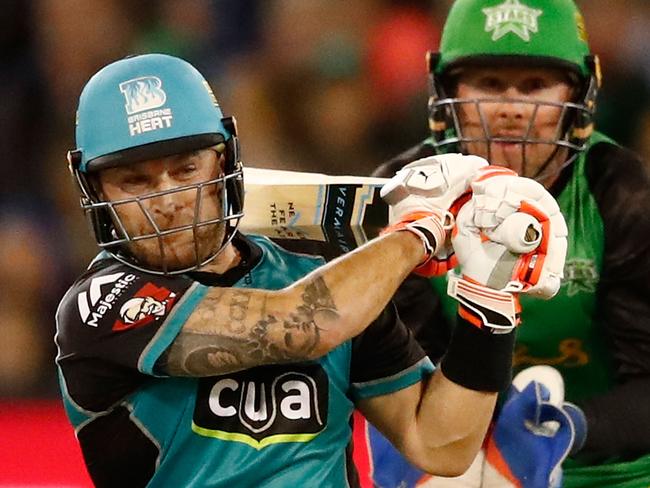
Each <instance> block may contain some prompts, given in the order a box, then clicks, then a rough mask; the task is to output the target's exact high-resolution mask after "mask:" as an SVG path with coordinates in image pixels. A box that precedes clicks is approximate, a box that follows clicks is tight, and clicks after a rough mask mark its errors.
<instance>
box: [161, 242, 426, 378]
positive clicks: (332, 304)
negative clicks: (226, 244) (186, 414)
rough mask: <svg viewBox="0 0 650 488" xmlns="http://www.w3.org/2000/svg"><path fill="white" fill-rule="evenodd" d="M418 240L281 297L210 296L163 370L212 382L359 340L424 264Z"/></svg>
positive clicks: (371, 250) (365, 255)
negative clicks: (213, 377) (208, 378)
mask: <svg viewBox="0 0 650 488" xmlns="http://www.w3.org/2000/svg"><path fill="white" fill-rule="evenodd" d="M422 257H423V247H422V243H421V242H420V240H419V239H418V238H417V237H416V236H414V235H413V234H411V233H410V232H396V233H392V234H388V235H385V236H382V237H380V238H379V239H376V240H374V241H372V242H371V243H369V244H367V245H365V246H363V247H361V248H359V249H357V250H355V251H353V252H351V253H348V254H346V255H344V256H342V257H340V258H338V259H336V260H334V261H332V262H330V263H328V264H327V265H325V266H323V267H321V268H318V269H317V270H315V271H313V272H312V273H310V274H309V275H307V276H306V277H304V278H302V279H301V280H299V281H297V282H296V283H294V284H292V285H291V286H289V287H287V288H285V289H283V290H279V291H268V290H253V289H241V288H240V289H235V288H214V289H211V290H210V291H209V292H208V293H207V295H206V297H205V298H204V299H203V300H202V302H201V303H200V304H199V305H198V306H197V308H196V309H195V310H194V312H193V313H192V315H191V316H190V317H189V319H188V321H187V322H186V324H185V325H184V326H183V329H182V330H181V332H180V333H179V335H178V336H177V338H176V339H175V341H174V342H173V344H172V346H171V347H170V348H169V350H168V351H167V355H166V357H165V358H164V359H163V362H162V363H161V365H162V367H163V369H164V370H165V371H166V372H167V373H169V374H171V375H177V376H210V375H215V374H224V373H227V372H232V371H238V370H241V369H246V368H250V367H254V366H259V365H263V364H273V363H283V362H294V361H302V360H307V359H313V358H316V357H320V356H322V355H324V354H326V353H327V352H329V351H331V350H332V349H334V348H335V347H337V346H338V345H340V344H342V343H343V342H345V341H346V340H348V339H350V338H352V337H354V336H356V335H358V334H359V333H361V332H362V331H363V330H364V329H365V327H367V326H368V325H369V324H370V323H371V322H372V321H373V320H374V319H375V318H376V317H377V316H378V315H379V313H380V312H381V311H382V310H383V308H384V307H385V306H386V304H387V303H388V302H389V300H390V298H391V297H392V295H393V294H394V292H395V290H396V289H397V287H398V286H399V284H400V283H401V282H402V281H403V280H404V278H406V276H408V274H409V273H410V271H411V270H412V269H413V268H414V267H415V266H416V265H417V264H418V263H419V262H420V261H421V260H422Z"/></svg>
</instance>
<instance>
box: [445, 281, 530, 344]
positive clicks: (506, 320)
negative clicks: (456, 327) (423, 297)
mask: <svg viewBox="0 0 650 488" xmlns="http://www.w3.org/2000/svg"><path fill="white" fill-rule="evenodd" d="M447 294H448V295H449V296H450V297H452V298H455V299H456V300H458V302H459V307H458V313H459V315H460V316H461V317H463V318H464V319H465V320H467V321H468V322H470V323H471V324H473V325H475V326H476V327H478V328H479V329H487V330H488V331H489V332H491V333H492V334H507V333H508V332H511V331H512V330H513V329H514V328H515V327H516V326H517V325H518V324H519V321H520V319H519V312H520V306H519V298H518V297H517V296H516V295H513V294H512V293H510V292H507V291H501V290H495V289H493V288H488V287H487V286H484V285H480V284H478V283H474V282H472V281H470V280H468V279H467V278H464V277H460V276H458V275H450V276H449V279H448V285H447Z"/></svg>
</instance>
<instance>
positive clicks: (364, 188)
mask: <svg viewBox="0 0 650 488" xmlns="http://www.w3.org/2000/svg"><path fill="white" fill-rule="evenodd" d="M387 181H388V179H386V178H373V177H362V176H329V175H325V174H320V173H305V172H296V171H283V170H273V169H260V168H245V169H244V191H245V199H244V217H243V218H242V220H241V222H240V227H239V228H240V229H241V230H242V232H244V233H248V234H261V235H265V236H268V237H270V238H272V239H274V240H281V241H284V242H287V241H294V240H302V241H312V242H316V243H320V244H322V245H323V246H325V247H327V248H329V252H328V253H327V254H330V255H331V256H334V255H338V254H342V253H345V252H348V251H351V250H352V249H354V248H356V247H358V246H360V245H361V244H363V243H365V242H366V241H368V240H369V239H372V238H373V237H376V236H377V235H378V233H379V231H380V230H381V229H382V228H383V227H385V226H386V225H387V223H388V205H387V204H386V203H385V202H384V201H383V200H382V199H381V198H380V196H379V190H380V189H381V187H382V186H383V185H384V184H385V183H386V182H387Z"/></svg>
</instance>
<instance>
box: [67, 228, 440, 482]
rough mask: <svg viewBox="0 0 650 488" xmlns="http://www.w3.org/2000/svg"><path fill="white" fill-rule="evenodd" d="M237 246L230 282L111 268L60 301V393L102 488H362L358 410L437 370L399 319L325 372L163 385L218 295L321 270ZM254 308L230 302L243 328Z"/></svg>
mask: <svg viewBox="0 0 650 488" xmlns="http://www.w3.org/2000/svg"><path fill="white" fill-rule="evenodd" d="M235 245H236V246H237V247H238V249H240V251H242V250H243V252H242V255H243V257H244V260H243V263H242V265H240V266H239V267H238V268H235V269H234V270H231V271H229V272H228V273H226V274H225V275H222V276H217V275H208V274H206V273H193V274H188V275H187V276H180V277H165V276H154V275H149V274H145V273H142V272H140V271H136V270H134V269H131V268H129V267H127V266H125V265H123V264H121V263H118V262H116V261H114V260H112V259H102V260H99V261H97V262H96V263H95V264H94V265H93V266H91V268H90V269H89V271H88V272H87V273H86V274H85V275H84V276H82V277H81V278H80V279H79V280H78V281H77V282H76V283H75V284H74V285H73V287H72V288H71V289H70V290H69V292H68V293H67V294H66V296H65V297H64V298H63V300H62V302H61V305H60V307H59V310H58V312H57V337H56V342H57V346H58V348H59V354H58V356H57V365H58V371H59V377H60V383H61V390H62V393H63V399H64V403H65V408H66V412H67V414H68V417H69V418H70V421H71V422H72V424H73V425H74V428H75V430H76V433H77V437H78V439H79V442H80V444H81V447H82V451H83V454H84V459H85V461H86V464H87V466H88V470H89V473H90V474H91V477H92V478H93V481H94V482H95V483H96V484H97V485H98V486H149V487H170V486H179V487H180V486H183V487H191V486H196V487H221V486H227V487H235V486H237V487H239V486H255V487H261V486H264V487H286V486H291V485H292V484H300V485H301V486H305V485H310V484H311V483H314V484H318V486H332V487H341V486H356V476H355V474H356V473H355V471H354V468H353V466H352V465H351V462H350V459H351V458H350V457H349V455H350V453H349V449H348V447H349V444H350V438H351V426H350V418H351V414H352V412H353V410H354V405H355V402H356V401H357V400H359V399H361V398H367V397H372V396H377V395H383V394H387V393H390V392H394V391H397V390H400V389H403V388H405V387H408V386H410V385H412V384H415V383H417V382H419V381H421V380H423V379H424V378H426V377H428V376H429V375H430V374H431V372H432V371H433V365H432V363H431V362H430V361H429V360H428V358H426V356H425V355H424V352H423V351H422V349H421V348H420V347H419V346H418V345H417V343H416V342H415V341H414V340H413V339H412V336H411V335H410V333H409V331H408V330H407V329H406V327H404V325H403V324H402V323H401V321H400V320H399V318H398V317H397V314H396V312H395V310H394V308H393V307H392V306H389V307H387V308H386V310H385V311H384V312H383V313H382V314H381V316H380V317H379V318H378V319H377V320H375V322H373V324H371V325H370V326H369V327H368V329H366V331H365V332H364V333H363V334H361V335H360V336H358V337H357V338H355V339H353V340H350V341H347V342H345V343H344V344H342V345H340V346H339V347H337V348H335V349H334V350H332V351H331V352H330V353H329V354H327V355H326V356H324V357H322V358H320V359H318V360H314V361H308V362H302V363H296V364H287V365H274V366H263V367H257V368H253V369H249V370H245V371H240V372H237V373H232V374H225V375H221V376H217V377H208V378H181V377H176V378H169V377H166V376H165V375H164V373H163V370H162V369H161V368H160V361H163V360H164V354H163V353H164V352H165V351H166V349H167V348H168V347H169V346H170V344H171V343H172V341H173V340H174V338H175V337H176V335H177V334H178V333H179V331H180V330H181V328H182V327H183V325H184V324H185V322H186V320H187V318H188V317H189V315H190V314H191V313H192V312H193V311H194V309H195V308H196V307H197V305H198V304H199V303H201V301H202V299H203V297H204V296H205V294H206V293H207V292H208V290H209V289H210V288H211V287H212V286H232V287H236V288H242V289H245V288H257V289H280V288H283V287H285V286H288V285H289V284H291V283H293V282H294V281H296V280H298V279H300V278H301V277H303V276H304V275H306V274H307V273H309V272H310V271H312V270H313V269H315V268H317V267H318V266H320V265H322V264H323V263H324V259H323V258H322V257H320V256H312V255H308V254H301V253H296V252H289V251H287V250H285V249H283V248H282V247H280V246H279V245H277V244H275V243H273V242H271V241H270V240H268V239H267V238H264V237H256V236H252V237H249V238H243V237H241V236H239V237H238V238H237V239H236V241H235ZM247 299H248V295H247V294H245V293H243V292H242V294H241V297H239V298H238V299H237V300H236V301H235V302H233V304H232V306H231V316H230V318H231V319H232V326H233V327H237V316H238V314H239V313H240V311H241V310H242V309H243V308H242V307H245V305H246V300H247ZM266 320H269V321H270V320H274V319H273V317H272V316H269V317H267V319H266ZM264 326H265V323H264V321H263V320H262V321H260V324H259V327H264ZM263 347H265V345H264V344H259V348H260V350H261V349H262V348H263ZM213 353H214V354H228V350H227V348H225V347H224V348H223V350H220V349H219V348H217V347H215V348H214V351H213Z"/></svg>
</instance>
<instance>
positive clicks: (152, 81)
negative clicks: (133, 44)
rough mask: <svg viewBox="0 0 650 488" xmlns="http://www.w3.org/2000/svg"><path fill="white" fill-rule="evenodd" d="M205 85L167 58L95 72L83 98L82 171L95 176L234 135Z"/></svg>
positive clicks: (79, 129)
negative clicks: (100, 170)
mask: <svg viewBox="0 0 650 488" xmlns="http://www.w3.org/2000/svg"><path fill="white" fill-rule="evenodd" d="M223 119H224V116H223V113H222V112H221V108H220V107H219V104H218V103H217V100H216V98H215V96H214V94H213V93H212V90H211V89H210V86H209V85H208V83H207V81H206V80H205V79H204V78H203V76H202V75H201V73H199V72H198V71H197V70H196V68H194V67H193V66H192V65H191V64H189V63H188V62H186V61H184V60H182V59H179V58H176V57H173V56H168V55H165V54H146V55H140V56H133V57H129V58H125V59H121V60H119V61H116V62H114V63H111V64H109V65H108V66H106V67H104V68H103V69H101V70H100V71H99V72H97V73H96V74H95V75H94V76H93V77H92V78H91V79H90V80H89V81H88V83H87V84H86V86H85V87H84V89H83V91H82V92H81V96H80V97H79V108H78V110H77V123H76V144H77V149H76V151H77V152H76V154H75V157H77V158H80V159H79V161H78V168H79V170H80V171H81V172H84V173H87V172H91V171H93V170H97V169H101V168H105V167H109V166H114V165H117V164H120V163H132V162H136V161H139V160H140V161H141V160H144V159H151V158H153V157H162V156H165V155H169V154H174V153H178V152H182V151H184V150H191V149H195V148H200V147H207V146H210V145H212V144H218V143H220V142H225V141H226V140H228V139H230V137H231V134H230V131H229V130H228V129H227V128H226V127H225V125H224V122H223Z"/></svg>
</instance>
